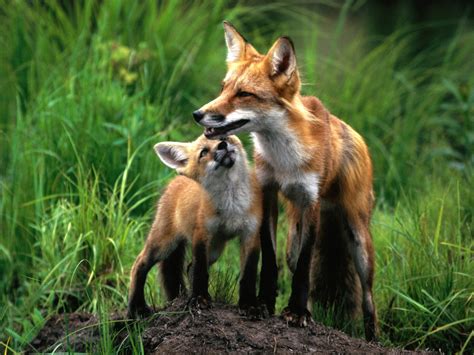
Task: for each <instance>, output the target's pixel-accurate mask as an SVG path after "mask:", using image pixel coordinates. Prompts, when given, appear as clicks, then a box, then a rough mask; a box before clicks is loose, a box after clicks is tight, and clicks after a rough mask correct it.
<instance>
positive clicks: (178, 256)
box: [160, 239, 186, 301]
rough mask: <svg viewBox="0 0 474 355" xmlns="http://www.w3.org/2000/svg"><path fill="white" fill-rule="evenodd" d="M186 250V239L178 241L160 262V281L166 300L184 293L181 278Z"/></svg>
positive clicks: (184, 289)
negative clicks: (173, 248)
mask: <svg viewBox="0 0 474 355" xmlns="http://www.w3.org/2000/svg"><path fill="white" fill-rule="evenodd" d="M185 252H186V241H185V240H184V239H183V240H182V241H180V242H179V243H178V245H177V247H176V249H175V250H174V251H173V252H171V254H170V255H169V256H168V257H167V258H166V259H165V260H163V261H162V262H161V264H160V271H161V281H162V284H163V288H164V289H165V293H166V297H167V299H168V301H170V300H172V299H175V298H176V297H178V296H179V295H180V294H183V293H186V285H185V284H184V278H183V264H184V256H185Z"/></svg>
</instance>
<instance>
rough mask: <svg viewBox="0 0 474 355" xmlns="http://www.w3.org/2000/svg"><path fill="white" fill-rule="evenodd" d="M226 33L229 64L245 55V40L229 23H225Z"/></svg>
mask: <svg viewBox="0 0 474 355" xmlns="http://www.w3.org/2000/svg"><path fill="white" fill-rule="evenodd" d="M224 33H225V43H226V45H227V58H226V60H227V63H232V62H236V61H238V60H239V59H240V58H241V57H242V56H243V55H244V54H245V46H246V41H245V38H244V37H243V36H242V35H241V34H240V33H239V32H238V31H237V30H236V29H235V27H234V26H233V25H232V24H231V23H230V22H227V21H224Z"/></svg>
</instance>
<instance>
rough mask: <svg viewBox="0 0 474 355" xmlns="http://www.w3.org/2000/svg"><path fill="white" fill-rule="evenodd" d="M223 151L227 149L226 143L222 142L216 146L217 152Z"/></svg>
mask: <svg viewBox="0 0 474 355" xmlns="http://www.w3.org/2000/svg"><path fill="white" fill-rule="evenodd" d="M223 149H227V142H226V141H222V142H220V143H219V144H218V145H217V150H223Z"/></svg>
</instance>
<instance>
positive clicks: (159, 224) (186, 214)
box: [128, 136, 262, 316]
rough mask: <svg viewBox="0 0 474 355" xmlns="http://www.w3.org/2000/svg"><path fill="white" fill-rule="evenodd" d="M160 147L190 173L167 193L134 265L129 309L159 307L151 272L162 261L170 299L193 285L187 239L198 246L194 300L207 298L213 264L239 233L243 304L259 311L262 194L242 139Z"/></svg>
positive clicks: (135, 311) (201, 301) (161, 153)
mask: <svg viewBox="0 0 474 355" xmlns="http://www.w3.org/2000/svg"><path fill="white" fill-rule="evenodd" d="M155 150H156V153H157V154H158V156H159V157H160V159H161V160H162V161H163V163H165V164H166V165H168V166H169V167H171V168H173V169H176V171H177V172H178V173H179V174H180V175H182V176H178V177H176V178H175V179H173V180H172V181H171V182H170V184H169V185H168V187H167V188H166V191H165V192H164V194H163V196H162V197H161V199H160V201H159V203H158V209H157V212H156V216H155V220H154V222H153V225H152V227H151V231H150V233H149V235H148V238H147V240H146V243H145V246H144V248H143V250H142V251H141V253H140V254H139V255H138V257H137V259H136V260H135V263H134V265H133V267H132V271H131V285H130V293H129V303H128V312H129V315H130V316H134V315H146V314H148V313H150V312H151V309H150V308H149V307H148V306H147V304H146V302H145V297H144V285H145V280H146V276H147V273H148V271H149V270H150V268H151V267H152V266H153V265H154V264H156V263H157V262H161V265H160V266H161V274H162V281H163V286H164V289H165V292H166V295H167V297H168V299H173V298H175V297H177V296H178V295H179V294H180V292H182V291H183V290H184V289H185V285H184V280H183V262H184V251H185V245H186V243H187V242H190V243H191V244H192V252H193V253H192V254H193V260H192V267H191V288H192V295H191V299H190V301H192V302H193V303H194V304H195V305H197V306H205V305H207V304H208V302H209V301H210V296H209V293H208V267H209V266H210V265H211V264H212V263H213V262H215V261H216V260H217V258H218V257H219V255H220V254H221V252H222V250H223V248H224V246H225V244H226V242H227V241H228V240H229V239H231V238H233V237H234V236H235V235H238V236H239V237H240V245H241V252H240V262H241V278H240V295H239V306H240V308H241V309H243V310H245V311H249V312H253V311H255V310H256V308H255V306H256V304H257V296H256V290H255V288H256V275H257V264H258V258H259V254H260V238H259V229H260V223H261V218H262V197H261V191H260V185H259V183H258V181H257V178H256V176H255V173H254V172H253V170H251V169H250V167H249V166H248V163H247V157H246V153H245V150H244V149H243V147H242V144H241V143H240V141H239V139H238V138H237V137H234V136H231V137H228V138H227V140H225V141H220V142H219V141H215V140H208V139H206V138H205V137H204V136H201V137H199V138H198V139H197V140H196V141H194V142H192V143H173V142H164V143H158V144H157V145H156V146H155Z"/></svg>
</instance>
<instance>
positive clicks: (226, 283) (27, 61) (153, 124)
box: [0, 0, 474, 353]
mask: <svg viewBox="0 0 474 355" xmlns="http://www.w3.org/2000/svg"><path fill="white" fill-rule="evenodd" d="M65 3H68V2H65ZM76 3H78V2H74V4H76ZM71 4H72V3H71ZM1 9H2V10H1V11H0V48H2V50H1V51H0V270H1V278H0V304H1V305H2V307H1V308H0V342H3V344H8V346H9V347H10V348H11V349H12V350H16V351H21V350H23V349H27V344H28V342H29V341H30V340H32V338H34V336H35V334H36V333H37V331H38V330H39V329H40V328H41V326H42V325H43V324H44V322H45V321H46V320H47V319H48V317H49V316H50V315H52V314H55V313H57V312H64V311H75V310H84V311H92V312H95V313H97V314H101V315H102V316H101V326H100V331H101V334H102V335H103V336H102V338H103V341H102V343H101V347H102V348H101V349H102V350H103V351H104V352H111V351H113V350H117V348H114V344H112V343H110V339H111V333H110V332H112V328H110V327H109V326H108V324H109V322H108V321H107V317H106V314H107V312H109V311H110V310H116V309H124V308H125V305H126V297H127V287H128V282H129V270H130V267H131V264H132V262H133V260H134V258H135V256H136V255H137V253H138V252H139V250H140V248H141V246H142V245H143V240H144V237H145V236H146V233H147V230H148V228H149V225H150V222H151V218H152V214H153V209H154V204H155V201H156V199H157V197H158V196H159V192H160V191H161V189H162V188H163V187H164V186H165V184H166V182H167V181H168V180H169V179H170V178H172V176H173V173H172V172H171V171H170V170H169V169H167V168H166V167H164V166H163V165H162V164H160V162H159V161H158V159H157V158H156V156H155V154H154V152H153V150H152V146H153V144H154V143H156V142H158V141H160V140H165V139H166V140H171V139H173V140H192V139H193V138H195V137H196V136H197V135H198V134H199V133H200V129H199V128H198V127H197V126H196V125H194V124H193V123H192V119H191V115H190V113H191V112H192V111H193V110H194V109H195V108H197V107H199V106H201V105H202V104H203V103H206V102H208V101H209V100H210V99H212V98H213V97H215V95H216V94H217V93H218V90H219V83H220V80H221V79H222V77H223V76H224V74H225V63H224V58H225V46H224V41H223V33H222V26H221V21H222V20H223V19H229V20H231V21H233V22H234V23H235V24H236V25H237V26H238V28H241V29H242V30H243V32H244V34H245V35H246V37H248V38H249V39H251V40H252V42H253V43H254V44H255V46H256V47H257V48H258V49H260V50H262V51H263V50H265V49H267V48H268V47H269V46H270V45H271V43H272V41H273V40H274V39H275V38H276V37H277V35H278V34H282V33H286V34H289V35H291V36H292V37H294V38H295V40H296V48H297V53H298V58H299V66H300V68H301V71H302V73H303V80H304V83H305V85H304V87H303V91H304V93H306V94H315V95H317V96H319V97H320V98H321V99H322V100H323V101H324V102H325V104H326V105H327V106H328V107H329V108H330V109H331V111H332V112H333V113H335V114H336V115H338V116H339V117H341V118H343V119H344V120H346V121H347V122H348V123H349V124H351V125H352V126H354V127H355V128H356V129H357V130H358V131H359V132H360V133H361V134H362V135H363V136H364V137H365V138H366V140H367V142H368V144H369V147H370V151H371V154H372V158H373V160H374V166H375V187H376V195H377V207H376V211H375V214H374V218H373V225H372V229H373V235H374V239H375V245H376V253H377V273H376V282H375V300H376V303H377V306H378V310H379V318H380V323H381V330H382V332H381V340H382V342H383V343H384V344H386V345H391V346H399V347H409V348H419V349H424V348H431V349H442V350H444V351H446V352H454V351H460V350H464V351H466V352H467V353H469V352H472V351H473V340H472V336H473V333H472V329H473V328H474V312H473V293H474V287H473V285H474V281H473V275H474V266H473V257H474V255H473V249H474V245H473V238H472V235H473V227H472V220H473V212H474V193H473V191H472V186H474V181H473V177H472V172H473V165H472V164H473V162H474V157H473V152H474V75H473V73H474V70H473V69H474V68H473V67H474V62H473V61H472V53H473V52H474V31H473V29H472V26H471V27H470V26H469V24H468V23H467V22H466V21H464V20H462V19H461V20H460V21H459V23H458V24H454V25H455V27H456V30H455V31H454V32H453V33H452V36H451V37H450V39H449V40H448V41H447V42H446V41H442V42H436V41H433V43H432V44H431V46H430V47H429V48H424V49H421V50H420V49H417V50H414V48H416V38H417V35H418V33H419V32H420V31H422V30H423V29H426V28H430V27H436V26H438V27H437V28H438V29H441V30H443V29H444V27H443V26H445V27H446V30H447V29H448V25H446V24H426V25H423V26H417V27H403V28H400V29H399V30H398V31H396V32H395V33H393V34H391V35H390V36H388V37H383V38H373V37H371V36H369V35H368V34H367V33H364V32H363V31H362V30H360V31H354V32H351V33H350V35H348V34H347V33H345V30H344V29H345V28H346V27H345V26H347V24H346V20H347V17H346V12H345V10H344V9H345V8H344V9H343V10H342V11H341V15H340V16H339V18H338V21H337V25H336V24H333V25H330V24H331V22H330V21H329V20H328V19H326V18H324V16H321V15H317V14H315V13H312V12H310V11H308V10H305V9H304V8H302V7H291V8H289V7H287V6H285V5H283V4H276V5H271V6H270V5H252V6H250V5H248V4H246V3H238V5H236V6H230V5H229V4H227V3H226V2H224V1H217V2H212V3H211V2H204V1H202V2H201V1H198V2H193V3H192V4H188V5H184V4H182V3H178V2H174V1H166V2H161V3H160V5H156V2H155V1H151V0H150V1H140V2H136V1H131V0H130V1H128V0H127V1H120V2H119V1H117V2H114V1H104V2H102V4H100V5H99V4H98V3H96V2H92V1H85V2H84V6H79V5H67V6H66V8H62V7H61V6H59V5H57V4H56V3H55V2H47V5H27V2H22V1H18V2H7V1H3V2H2V6H1ZM275 18H276V19H278V20H272V19H275ZM295 23H297V24H298V26H295V25H294V24H295ZM451 25H452V24H451ZM449 28H452V26H451V27H449ZM348 36H349V38H347V37H348ZM328 48H329V49H328ZM242 138H244V140H245V142H247V143H248V144H247V147H248V149H249V151H250V150H251V144H250V141H249V140H248V139H247V137H245V136H243V137H242ZM281 216H282V217H281V218H280V221H279V224H280V227H279V234H278V238H279V240H280V243H279V265H280V278H279V286H280V297H279V298H278V301H277V308H278V310H281V308H283V307H284V306H285V305H286V302H287V299H288V297H289V289H290V284H291V274H290V273H289V271H288V270H287V268H286V266H285V263H284V243H285V242H284V240H285V230H286V224H285V219H284V217H283V216H284V215H283V214H281ZM238 274H239V262H238V245H237V243H231V245H230V246H229V248H227V250H226V251H225V253H224V255H223V256H222V258H221V259H220V261H219V262H218V263H217V264H216V265H215V266H214V267H213V270H212V273H211V292H212V294H213V296H214V297H215V298H217V299H220V300H225V301H233V302H235V301H236V294H237V290H238V288H237V287H236V286H235V284H236V280H237V278H238ZM147 297H148V299H149V301H150V303H152V304H155V305H161V304H163V295H162V293H161V292H160V288H159V286H158V283H157V281H156V278H155V277H152V276H150V277H149V281H148V285H147ZM333 312H335V313H337V309H335V310H332V311H329V312H328V311H327V310H322V309H316V310H315V318H316V319H318V320H321V321H324V322H325V323H326V324H328V325H336V324H337V319H336V320H334V316H333ZM359 323H360V322H359ZM338 325H339V326H342V328H343V329H345V330H346V331H348V332H350V333H352V334H354V335H356V336H362V332H361V327H360V324H357V325H356V326H354V324H353V323H352V322H351V323H345V324H343V325H341V324H338ZM139 333H140V329H138V328H137V329H131V330H130V339H129V340H128V341H127V345H126V346H127V349H132V350H133V351H134V352H143V349H142V347H141V346H142V345H141V343H140V341H139V337H138V334H139ZM112 337H113V336H112Z"/></svg>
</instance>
